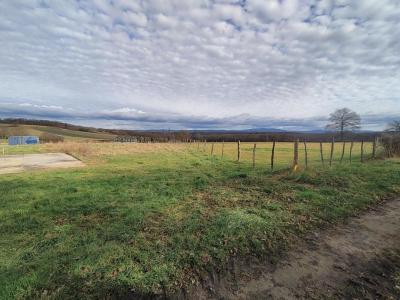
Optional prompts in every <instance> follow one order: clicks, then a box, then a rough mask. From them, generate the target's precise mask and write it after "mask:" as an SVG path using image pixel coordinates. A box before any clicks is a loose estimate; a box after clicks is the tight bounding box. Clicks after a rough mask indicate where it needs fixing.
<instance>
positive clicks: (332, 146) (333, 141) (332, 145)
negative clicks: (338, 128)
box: [329, 139, 335, 166]
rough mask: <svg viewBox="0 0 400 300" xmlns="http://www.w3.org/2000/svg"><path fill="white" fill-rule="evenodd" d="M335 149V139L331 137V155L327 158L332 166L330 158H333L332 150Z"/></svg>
mask: <svg viewBox="0 0 400 300" xmlns="http://www.w3.org/2000/svg"><path fill="white" fill-rule="evenodd" d="M334 150H335V139H332V143H331V156H330V158H329V166H332V160H333V151H334Z"/></svg>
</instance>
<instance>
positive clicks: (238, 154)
mask: <svg viewBox="0 0 400 300" xmlns="http://www.w3.org/2000/svg"><path fill="white" fill-rule="evenodd" d="M237 161H238V162H239V161H240V141H238V142H237Z"/></svg>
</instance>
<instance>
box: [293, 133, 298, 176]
mask: <svg viewBox="0 0 400 300" xmlns="http://www.w3.org/2000/svg"><path fill="white" fill-rule="evenodd" d="M298 168H299V140H296V141H295V142H294V153H293V171H297V169H298Z"/></svg>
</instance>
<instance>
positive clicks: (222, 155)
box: [221, 141, 225, 158]
mask: <svg viewBox="0 0 400 300" xmlns="http://www.w3.org/2000/svg"><path fill="white" fill-rule="evenodd" d="M224 145H225V143H224V141H222V153H221V158H224Z"/></svg>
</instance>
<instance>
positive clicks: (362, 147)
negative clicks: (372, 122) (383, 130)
mask: <svg viewBox="0 0 400 300" xmlns="http://www.w3.org/2000/svg"><path fill="white" fill-rule="evenodd" d="M361 162H362V163H363V162H364V141H361Z"/></svg>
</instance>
